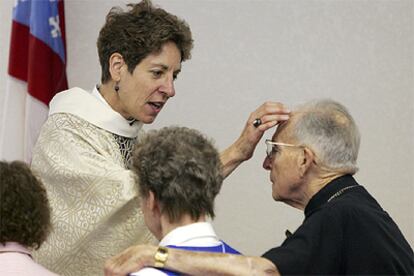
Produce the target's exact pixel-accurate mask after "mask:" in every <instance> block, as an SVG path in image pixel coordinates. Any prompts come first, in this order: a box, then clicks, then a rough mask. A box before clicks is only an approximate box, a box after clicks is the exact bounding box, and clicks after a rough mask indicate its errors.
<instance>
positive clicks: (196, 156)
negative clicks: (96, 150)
mask: <svg viewBox="0 0 414 276" xmlns="http://www.w3.org/2000/svg"><path fill="white" fill-rule="evenodd" d="M133 170H134V171H135V172H136V173H137V175H138V183H139V184H138V185H139V189H140V193H141V195H142V196H143V197H146V196H148V194H149V191H151V192H153V193H154V195H155V198H156V199H157V200H158V201H159V202H160V203H161V206H162V210H161V211H162V212H164V213H165V214H167V215H168V217H169V219H170V221H171V222H176V221H178V220H179V219H180V218H181V217H182V216H183V215H184V214H189V215H190V216H191V218H192V219H194V220H197V219H199V218H200V216H202V215H209V216H210V217H214V199H215V197H216V195H217V194H218V193H219V191H220V188H221V184H222V182H223V177H222V175H221V162H220V158H219V153H218V151H217V150H216V148H215V147H214V146H213V144H212V142H211V141H210V140H209V139H207V138H206V137H204V136H203V135H202V134H201V133H199V132H198V131H196V130H194V129H188V128H185V127H166V128H163V129H160V130H158V131H150V132H149V133H148V134H147V135H146V136H145V137H144V138H143V139H142V141H141V142H140V143H138V145H137V147H136V150H135V152H134V156H133Z"/></svg>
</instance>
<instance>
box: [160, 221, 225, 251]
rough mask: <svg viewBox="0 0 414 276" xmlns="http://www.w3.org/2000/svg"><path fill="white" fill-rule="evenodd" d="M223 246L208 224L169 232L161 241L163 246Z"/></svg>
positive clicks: (193, 224)
mask: <svg viewBox="0 0 414 276" xmlns="http://www.w3.org/2000/svg"><path fill="white" fill-rule="evenodd" d="M219 244H221V242H220V240H219V239H218V238H217V235H216V233H215V232H214V229H213V226H212V225H211V224H210V223H208V222H197V223H192V224H189V225H185V226H180V227H177V228H175V229H174V230H172V231H171V232H169V233H168V234H167V235H165V237H164V238H163V239H162V240H161V241H160V245H161V246H167V245H177V246H212V245H219Z"/></svg>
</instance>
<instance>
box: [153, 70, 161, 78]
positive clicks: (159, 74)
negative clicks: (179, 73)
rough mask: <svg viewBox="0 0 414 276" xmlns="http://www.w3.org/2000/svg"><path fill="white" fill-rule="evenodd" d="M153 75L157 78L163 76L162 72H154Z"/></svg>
mask: <svg viewBox="0 0 414 276" xmlns="http://www.w3.org/2000/svg"><path fill="white" fill-rule="evenodd" d="M152 75H153V76H154V77H156V78H159V77H161V75H162V71H152Z"/></svg>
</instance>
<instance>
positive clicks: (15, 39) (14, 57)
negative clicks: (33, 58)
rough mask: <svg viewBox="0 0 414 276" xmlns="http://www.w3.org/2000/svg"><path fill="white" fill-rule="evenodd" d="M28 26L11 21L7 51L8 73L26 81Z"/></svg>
mask: <svg viewBox="0 0 414 276" xmlns="http://www.w3.org/2000/svg"><path fill="white" fill-rule="evenodd" d="M28 48H29V28H28V27H27V26H26V25H23V24H20V23H17V22H16V21H13V22H12V32H11V38H10V52H9V75H10V76H13V77H15V78H17V79H20V80H22V81H27V56H28V54H29V51H28Z"/></svg>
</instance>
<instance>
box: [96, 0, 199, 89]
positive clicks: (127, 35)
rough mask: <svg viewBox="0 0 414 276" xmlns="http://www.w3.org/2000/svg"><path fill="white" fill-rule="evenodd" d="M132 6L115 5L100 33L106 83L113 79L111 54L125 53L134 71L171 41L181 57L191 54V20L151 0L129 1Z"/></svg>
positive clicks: (125, 57) (98, 43)
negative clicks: (186, 20)
mask: <svg viewBox="0 0 414 276" xmlns="http://www.w3.org/2000/svg"><path fill="white" fill-rule="evenodd" d="M128 8H129V9H128V10H127V11H123V10H122V9H121V8H119V7H113V8H112V9H111V10H110V12H109V13H108V15H107V16H106V22H105V25H104V26H103V27H102V29H101V31H100V33H99V37H98V42H97V46H98V54H99V60H100V63H101V67H102V77H101V81H102V83H106V82H107V81H109V80H110V73H109V64H108V62H109V58H110V56H111V55H112V54H113V53H119V54H121V55H122V57H123V59H124V60H125V63H126V64H127V66H128V71H129V72H130V73H132V72H133V71H134V69H135V67H136V66H137V65H138V64H139V63H140V62H141V60H143V59H144V58H145V57H146V56H148V55H149V54H152V53H157V52H159V51H160V50H161V48H162V46H163V45H164V44H165V43H167V42H174V43H175V44H176V46H177V48H178V49H179V51H180V53H181V60H182V61H185V60H187V59H189V58H190V57H191V49H192V47H193V39H192V36H191V30H190V27H189V26H188V24H187V23H186V22H185V21H184V20H181V19H179V18H178V17H177V16H175V15H172V14H170V13H168V12H167V11H165V10H163V9H161V8H158V7H154V6H153V5H152V3H151V1H150V0H143V1H141V2H140V3H138V4H129V5H128Z"/></svg>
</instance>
